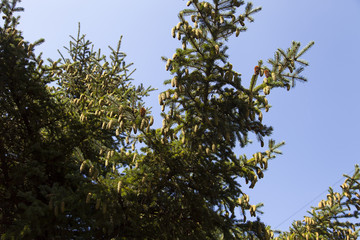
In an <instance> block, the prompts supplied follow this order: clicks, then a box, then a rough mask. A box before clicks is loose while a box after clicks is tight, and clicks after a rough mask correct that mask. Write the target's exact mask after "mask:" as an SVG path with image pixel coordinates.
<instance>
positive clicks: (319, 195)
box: [275, 169, 355, 229]
mask: <svg viewBox="0 0 360 240" xmlns="http://www.w3.org/2000/svg"><path fill="white" fill-rule="evenodd" d="M354 171H355V169H354V170H352V171H351V172H349V173H348V174H347V175H350V174H352V173H353V172H354ZM344 178H345V177H344V176H342V177H341V178H340V179H339V180H337V181H336V182H335V183H334V184H333V185H331V187H334V186H335V185H336V184H338V183H339V182H340V181H342V180H343V179H344ZM327 191H328V189H326V190H325V191H323V192H321V193H320V194H318V195H317V196H316V197H314V198H313V199H312V200H311V201H309V202H308V203H306V204H305V205H304V206H302V207H301V208H300V209H299V210H297V211H296V212H294V213H293V214H291V215H290V216H289V217H288V218H286V219H285V220H284V221H282V222H281V223H280V224H278V225H277V226H276V227H275V229H277V228H278V227H280V226H281V225H283V224H284V223H285V222H287V221H288V220H289V219H290V218H292V217H293V216H295V215H296V214H298V213H299V212H300V211H302V210H303V209H304V208H306V207H307V206H308V205H310V204H311V203H312V202H313V201H315V200H316V199H318V198H319V197H321V196H322V195H323V194H324V193H326V192H327Z"/></svg>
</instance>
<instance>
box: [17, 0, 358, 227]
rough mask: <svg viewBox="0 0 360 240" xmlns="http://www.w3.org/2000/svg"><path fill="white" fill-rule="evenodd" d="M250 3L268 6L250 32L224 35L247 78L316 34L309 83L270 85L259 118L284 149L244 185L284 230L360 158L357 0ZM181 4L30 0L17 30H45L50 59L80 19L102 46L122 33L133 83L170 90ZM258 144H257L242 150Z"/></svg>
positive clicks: (34, 35)
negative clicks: (287, 87)
mask: <svg viewBox="0 0 360 240" xmlns="http://www.w3.org/2000/svg"><path fill="white" fill-rule="evenodd" d="M253 3H254V5H255V6H262V7H263V10H262V11H261V12H260V13H258V14H257V15H256V16H255V22H254V23H252V24H249V25H248V28H249V29H248V31H247V32H245V33H243V34H240V36H239V38H233V39H230V41H229V42H228V44H229V47H230V48H229V54H230V59H229V60H230V62H231V63H232V64H233V66H234V68H235V70H236V71H238V72H240V73H242V76H243V79H244V80H245V79H247V78H249V77H250V75H251V73H252V71H253V68H254V66H255V65H256V64H257V61H258V60H259V59H263V60H267V59H268V58H270V57H271V56H272V55H273V53H274V52H275V50H276V49H277V48H284V49H285V48H287V47H289V46H290V43H291V41H292V40H296V41H300V42H301V43H302V44H303V45H306V44H307V43H308V42H310V41H312V40H314V41H315V46H314V47H313V48H312V49H311V50H310V51H309V52H308V53H307V54H306V55H304V56H303V58H305V59H307V60H308V61H309V62H310V67H308V68H307V69H306V71H305V72H304V75H305V76H306V77H307V78H308V80H309V81H308V82H307V83H298V84H297V86H296V88H294V89H292V90H291V91H290V92H287V91H283V90H274V91H273V92H272V94H271V96H270V97H269V103H270V104H271V105H273V107H272V108H271V109H270V111H269V112H268V113H266V114H265V115H264V120H263V122H265V123H267V124H268V125H272V126H273V127H274V134H273V136H272V138H274V139H276V140H278V141H282V140H284V141H286V145H285V146H284V147H283V148H282V151H283V155H281V156H279V157H278V158H277V159H275V160H274V161H272V162H271V163H270V164H269V169H268V171H267V172H266V173H265V178H263V179H262V180H261V181H260V182H258V184H257V185H256V187H255V189H254V190H251V191H250V190H248V189H246V190H245V192H248V193H249V194H250V201H251V202H252V203H257V202H263V203H264V204H265V207H264V208H263V210H264V212H265V214H264V215H262V216H261V218H262V220H263V221H264V222H265V223H266V224H269V225H271V226H272V227H274V228H276V227H277V229H282V230H286V229H287V228H288V227H289V226H290V224H291V222H292V221H293V220H301V219H302V218H303V216H304V215H306V211H307V210H309V209H310V205H312V206H315V205H317V203H318V201H320V200H321V199H322V198H325V196H326V193H324V194H323V195H322V197H319V198H316V197H317V196H318V195H319V194H321V193H322V192H324V191H326V190H327V188H328V187H329V186H332V185H333V184H334V183H337V184H336V185H335V187H334V188H335V190H337V189H339V187H338V186H339V185H340V184H341V183H342V181H341V182H338V180H339V179H341V176H342V174H343V173H350V172H351V171H352V170H353V169H354V165H355V164H358V163H359V157H358V153H357V150H358V148H359V147H360V139H359V138H358V136H359V134H360V128H359V127H358V125H359V116H360V108H359V105H358V102H359V99H360V94H359V93H360V72H359V70H360V60H359V55H360V45H359V43H360V28H359V24H360V14H359V12H360V1H359V0H346V1H335V0H317V1H312V0H302V1H292V0H272V1H265V0H258V1H253ZM185 4H186V1H183V0H156V1H146V0H138V1H124V0H118V1H110V0H104V1H101V4H100V3H99V1H95V0H76V1H71V0H62V1H49V0H36V1H24V2H23V3H22V4H21V6H23V7H24V8H25V12H24V13H23V14H22V20H21V25H20V29H21V30H22V31H23V32H24V35H25V38H26V39H27V40H29V41H35V40H37V39H39V38H45V40H46V41H45V43H44V44H43V45H42V46H41V47H39V48H38V49H37V51H38V52H40V51H42V52H43V53H44V57H46V58H47V57H50V58H52V59H53V60H56V59H58V58H59V57H60V56H59V54H58V53H57V49H60V50H61V51H62V52H65V51H64V50H62V47H63V46H68V43H69V40H70V38H69V35H74V36H75V35H76V33H77V26H78V22H80V23H81V31H82V33H84V34H86V35H87V38H88V39H89V40H91V41H92V42H93V43H94V45H95V47H96V48H101V49H102V50H105V52H106V51H107V46H108V45H111V46H116V44H117V41H118V39H119V38H120V36H121V35H123V36H124V37H123V44H122V51H124V52H125V53H126V54H127V55H128V58H127V61H128V62H134V66H135V68H136V69H137V71H136V72H135V74H134V78H135V83H144V85H145V86H149V85H151V86H153V87H156V88H158V89H159V90H164V85H163V81H164V80H166V79H169V78H170V75H169V73H168V72H166V71H165V63H164V62H162V61H161V56H167V57H171V56H172V54H173V53H174V51H175V49H176V48H177V47H181V43H180V42H178V41H177V40H175V39H173V38H172V37H171V28H172V27H173V26H175V25H176V24H177V23H178V18H177V14H178V12H179V11H180V10H181V9H184V8H185V7H186V5H185ZM157 93H158V92H154V93H153V94H152V96H151V97H149V98H148V99H147V100H146V101H147V106H148V107H150V106H152V107H153V109H152V110H153V113H154V115H157V114H158V113H159V112H160V106H159V105H158V103H157ZM160 122H161V121H160V120H159V121H158V125H160ZM259 150H261V148H260V146H259V144H256V143H254V144H253V146H251V147H249V148H248V149H237V153H238V154H242V153H243V152H247V153H253V152H255V151H259ZM245 188H247V187H246V186H244V189H245ZM314 198H316V199H315V200H314ZM311 200H314V201H311ZM309 202H311V203H310V204H309V205H307V206H306V207H305V208H303V207H304V206H305V205H306V204H307V203H309ZM296 212H297V214H294V213H296ZM288 218H289V220H288V221H285V222H284V220H286V219H288ZM282 222H283V224H282V225H280V226H279V224H280V223H282Z"/></svg>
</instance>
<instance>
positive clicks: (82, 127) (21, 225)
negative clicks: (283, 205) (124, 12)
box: [0, 0, 358, 239]
mask: <svg viewBox="0 0 360 240" xmlns="http://www.w3.org/2000/svg"><path fill="white" fill-rule="evenodd" d="M17 2H19V0H13V1H6V0H4V1H2V4H1V7H0V11H1V13H2V15H3V19H4V24H3V27H2V28H1V29H0V47H1V51H0V61H1V64H0V68H1V69H0V70H1V71H0V76H1V82H0V84H1V85H0V86H1V88H0V94H1V95H0V103H1V104H0V110H1V114H2V115H1V119H0V121H1V124H2V125H1V126H4V127H3V128H2V129H1V130H0V131H1V132H0V144H1V146H0V147H1V148H0V159H1V168H0V180H1V181H0V194H1V195H0V197H1V201H0V209H1V214H0V231H1V234H2V235H1V236H2V239H12V238H16V239H17V238H19V239H57V238H59V239H269V238H271V237H272V236H273V231H272V230H271V229H270V228H269V227H267V226H265V225H264V224H263V223H262V222H261V220H260V219H257V220H256V221H252V220H251V219H249V215H250V217H258V214H259V213H261V211H260V207H261V206H262V204H261V203H260V204H254V203H252V202H251V201H250V199H249V196H248V195H247V194H246V188H247V187H250V188H253V187H255V186H256V183H257V181H258V180H260V179H261V178H263V176H264V171H265V170H266V169H267V167H268V163H269V161H270V160H271V159H273V158H274V157H275V156H276V154H279V153H280V151H279V149H278V148H279V147H280V146H281V145H283V143H276V142H275V141H274V140H272V139H268V137H269V136H270V135H271V133H272V127H271V126H267V125H265V124H264V123H263V122H262V118H263V114H264V112H267V111H269V110H270V107H271V106H270V104H269V102H268V100H267V98H266V96H267V95H269V94H270V92H271V90H272V89H273V88H284V89H287V90H290V89H291V87H293V86H294V84H295V81H306V79H305V78H304V77H303V76H301V75H300V74H301V72H302V71H303V69H304V67H305V66H307V65H308V64H307V62H306V61H305V60H302V59H300V57H301V56H302V55H303V54H304V53H305V52H306V51H307V50H308V49H309V48H310V47H311V46H312V45H313V42H311V43H309V44H308V45H306V46H305V47H304V48H302V49H301V50H300V43H298V42H293V43H292V44H291V46H290V48H288V49H287V50H282V49H278V50H277V51H276V52H275V54H274V57H273V58H272V59H269V60H268V61H267V63H266V64H265V63H264V62H263V61H261V60H260V61H259V62H258V63H257V64H254V65H256V66H254V70H252V69H251V70H249V71H253V74H252V77H251V79H245V80H243V79H242V78H241V74H240V73H239V72H237V71H236V69H237V67H236V66H233V65H232V64H231V63H230V62H229V61H228V55H227V50H228V47H227V45H226V42H227V40H228V39H229V38H230V37H232V36H236V37H238V36H241V34H243V32H244V31H245V30H246V29H247V24H248V22H252V21H254V19H253V14H254V13H256V12H258V11H259V10H260V8H254V7H253V5H252V3H245V2H244V1H239V0H213V1H212V2H211V3H210V2H206V1H195V0H193V1H189V2H188V3H187V5H188V8H187V9H185V10H183V11H182V12H180V14H179V23H178V24H177V25H176V26H175V27H174V28H173V29H172V32H171V34H172V36H173V37H177V38H178V39H179V40H180V41H181V45H182V48H179V49H176V52H175V53H174V55H173V56H172V57H171V58H166V57H164V58H163V59H164V60H165V61H166V66H165V68H166V70H168V71H170V73H171V74H172V75H173V76H172V79H170V80H167V81H165V83H166V84H171V87H169V89H167V90H166V91H164V92H162V93H161V94H160V95H159V104H160V105H161V108H162V123H163V125H162V127H161V128H160V129H155V128H153V127H152V124H153V122H154V117H153V116H152V115H151V111H150V107H148V106H146V105H145V103H144V102H143V100H142V99H143V97H144V96H147V95H148V94H149V93H150V92H151V91H152V90H153V89H152V88H151V87H149V88H144V87H143V86H142V85H140V86H134V85H133V84H132V82H131V80H132V78H131V76H132V73H133V71H134V70H132V64H127V63H126V61H125V58H126V54H125V53H123V52H121V51H120V46H121V39H120V41H119V44H118V46H117V47H116V48H114V49H113V48H110V50H111V54H110V56H109V57H110V60H108V57H107V56H104V55H102V54H101V51H100V50H99V51H95V50H94V48H93V45H92V43H91V42H90V41H89V40H87V39H86V37H85V35H81V34H80V28H79V33H78V35H77V36H76V37H72V40H71V41H70V45H69V47H67V48H66V50H67V54H61V53H60V54H61V58H60V59H59V60H56V61H53V60H51V59H48V63H47V64H46V63H44V61H43V60H42V59H41V55H40V56H38V57H36V56H35V54H34V47H36V46H37V45H38V44H40V43H41V42H42V40H39V41H37V42H35V43H33V44H31V43H29V42H27V41H25V40H24V39H23V37H22V34H21V32H20V31H18V30H16V26H17V24H18V17H17V16H14V14H15V13H16V12H18V11H21V10H22V9H21V8H18V7H16V3H17ZM259 78H264V79H263V80H259ZM246 83H249V84H246ZM250 133H252V134H254V135H255V136H256V137H257V139H258V141H259V147H260V150H259V152H256V153H254V154H253V155H252V156H246V155H241V154H238V153H236V152H235V150H234V149H235V147H236V146H240V147H242V148H243V147H245V146H247V145H248V144H249V142H250V140H249V139H248V136H249V134H250ZM266 141H267V142H268V144H267V148H264V147H265V142H266ZM356 174H357V175H358V170H357V172H356ZM357 175H356V176H355V175H354V177H352V178H349V180H347V184H346V185H344V187H343V188H344V193H343V194H342V195H340V198H339V197H338V195H337V194H333V193H332V192H330V195H331V196H330V197H329V199H332V200H328V201H333V202H335V201H338V203H339V204H338V205H336V206H338V207H337V208H336V209H335V210H334V211H333V210H332V208H331V209H330V208H328V207H327V206H330V205H331V203H329V204H330V205H329V204H328V203H327V202H326V203H324V202H323V203H322V205H321V206H319V208H318V209H315V210H317V211H318V212H316V211H315V212H314V213H313V214H314V215H313V217H312V218H307V221H305V225H304V224H297V225H294V226H293V228H292V229H291V230H290V232H289V233H283V235H281V237H284V238H286V237H289V236H291V237H293V238H294V239H297V238H299V237H306V236H308V237H310V238H313V237H314V236H315V237H316V236H323V237H328V238H329V239H331V234H333V233H336V234H338V232H339V236H341V237H345V236H350V231H349V229H350V228H354V229H355V228H356V227H358V225H357V224H350V223H344V224H343V223H341V224H343V225H341V224H340V225H339V224H338V223H334V222H331V219H337V218H339V217H342V216H345V215H342V214H343V206H347V205H349V206H350V205H351V206H355V207H356V208H357V207H358V202H357V200H356V199H355V198H353V197H352V196H354V194H355V195H356V193H355V191H356V190H358V176H357ZM241 179H243V180H245V182H246V184H247V186H241V185H240V184H239V180H241ZM356 196H357V195H356ZM335 198H336V199H335ZM345 199H347V200H345ZM339 214H340V215H339ZM356 214H357V212H356ZM356 214H355V213H354V214H353V215H351V217H355V215H356ZM319 216H320V217H319ZM309 219H310V220H309ZM329 222H331V224H332V225H331V226H332V229H333V230H329V229H328V226H329V225H328V224H330V223H329ZM339 226H341V229H340V230H339V228H338V227H339ZM355 230H356V229H355ZM355 230H353V232H351V234H352V235H351V236H354V237H355V236H357V235H356V234H357V231H355ZM346 231H347V232H348V233H346ZM317 234H318V235H317ZM346 234H347V235H346Z"/></svg>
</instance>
